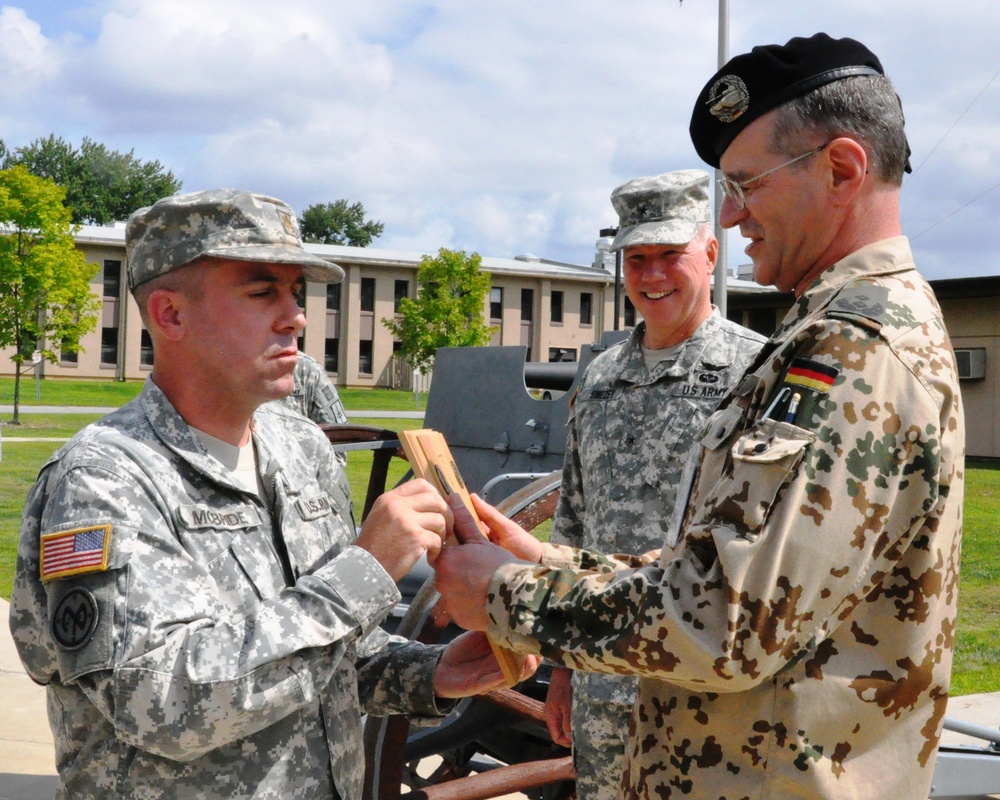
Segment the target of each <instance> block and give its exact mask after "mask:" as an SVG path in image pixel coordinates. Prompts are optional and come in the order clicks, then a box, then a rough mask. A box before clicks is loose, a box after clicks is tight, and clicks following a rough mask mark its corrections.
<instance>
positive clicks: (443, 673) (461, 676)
mask: <svg viewBox="0 0 1000 800" xmlns="http://www.w3.org/2000/svg"><path fill="white" fill-rule="evenodd" d="M455 549H458V548H455ZM521 659H523V660H522V661H521V676H520V680H522V681H523V680H524V679H525V678H527V677H529V676H530V675H531V674H532V673H534V671H535V670H536V669H538V664H539V658H538V657H537V656H520V657H519V660H521ZM506 685H507V681H506V679H505V678H504V675H503V671H502V670H501V669H500V665H499V664H498V663H497V659H496V656H494V655H493V648H492V647H491V646H490V642H489V639H487V638H486V634H484V633H481V632H478V631H476V632H467V633H463V634H462V635H461V636H459V637H458V638H456V639H453V640H452V641H451V642H450V643H449V644H448V646H447V647H446V648H445V651H444V654H443V655H442V656H441V660H440V661H439V662H438V666H437V670H435V672H434V694H436V695H437V696H438V697H468V696H469V695H473V694H483V693H485V692H489V691H492V690H493V689H502V688H504V687H505V686H506Z"/></svg>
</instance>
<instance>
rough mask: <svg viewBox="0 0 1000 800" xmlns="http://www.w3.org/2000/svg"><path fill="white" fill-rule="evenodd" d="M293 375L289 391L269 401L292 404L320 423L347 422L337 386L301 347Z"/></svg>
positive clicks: (338, 423) (290, 406)
mask: <svg viewBox="0 0 1000 800" xmlns="http://www.w3.org/2000/svg"><path fill="white" fill-rule="evenodd" d="M292 378H293V379H294V380H295V388H294V389H292V393H291V394H290V395H288V397H283V398H281V399H280V400H272V401H271V402H272V403H278V404H279V405H283V406H287V407H288V408H293V409H295V410H296V411H298V412H299V413H300V414H302V415H303V416H306V417H308V418H309V419H311V420H312V421H313V422H315V423H317V424H319V425H343V424H344V423H345V422H347V412H346V411H344V404H343V403H342V402H341V401H340V395H339V394H337V387H336V386H334V385H333V383H331V381H330V376H329V375H327V374H326V370H325V369H324V368H323V365H322V364H320V363H319V362H318V361H317V360H316V359H315V358H313V357H312V356H310V355H307V354H305V353H303V352H302V351H301V350H300V351H299V357H298V360H297V361H296V362H295V372H293V373H292Z"/></svg>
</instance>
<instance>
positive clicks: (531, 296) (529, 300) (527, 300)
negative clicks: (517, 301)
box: [521, 289, 535, 322]
mask: <svg viewBox="0 0 1000 800" xmlns="http://www.w3.org/2000/svg"><path fill="white" fill-rule="evenodd" d="M534 311H535V290H534V289H522V290H521V322H531V320H532V317H533V315H534Z"/></svg>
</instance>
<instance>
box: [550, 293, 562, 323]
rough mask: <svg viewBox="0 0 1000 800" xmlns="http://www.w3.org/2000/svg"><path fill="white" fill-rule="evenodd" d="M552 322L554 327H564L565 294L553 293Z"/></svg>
mask: <svg viewBox="0 0 1000 800" xmlns="http://www.w3.org/2000/svg"><path fill="white" fill-rule="evenodd" d="M550 318H551V321H552V324H553V325H562V321H563V293H562V292H553V293H552V308H551V315H550Z"/></svg>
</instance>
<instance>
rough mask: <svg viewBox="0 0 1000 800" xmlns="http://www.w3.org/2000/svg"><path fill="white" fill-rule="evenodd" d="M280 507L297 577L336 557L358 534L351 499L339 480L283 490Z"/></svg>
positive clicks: (291, 560)
mask: <svg viewBox="0 0 1000 800" xmlns="http://www.w3.org/2000/svg"><path fill="white" fill-rule="evenodd" d="M276 510H277V513H278V516H279V518H280V519H281V533H282V538H283V541H284V545H285V548H286V551H287V554H288V560H289V563H290V566H291V570H292V575H293V577H294V578H295V579H298V577H299V576H300V575H304V574H308V573H310V572H312V571H314V570H315V569H317V568H318V567H319V566H321V565H322V564H325V563H327V562H328V561H330V560H331V559H333V558H335V557H336V556H337V555H339V554H340V553H341V551H343V549H344V548H345V547H347V546H349V545H350V544H351V543H353V541H354V539H355V537H356V533H355V530H354V520H353V516H352V514H351V501H350V498H349V497H348V495H347V494H346V493H345V492H344V489H343V487H342V486H341V485H339V484H338V483H333V484H330V485H329V486H327V487H324V488H320V487H319V486H317V485H315V484H313V485H310V486H306V487H304V488H303V489H302V490H300V491H298V492H296V493H295V494H294V495H292V496H284V495H281V494H279V497H278V499H277V501H276Z"/></svg>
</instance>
